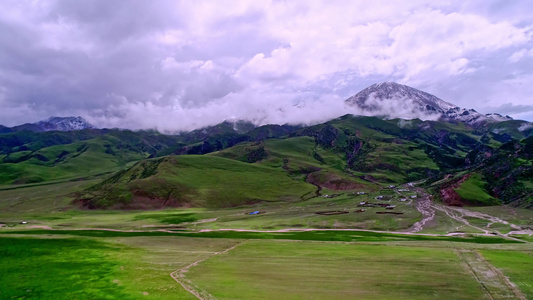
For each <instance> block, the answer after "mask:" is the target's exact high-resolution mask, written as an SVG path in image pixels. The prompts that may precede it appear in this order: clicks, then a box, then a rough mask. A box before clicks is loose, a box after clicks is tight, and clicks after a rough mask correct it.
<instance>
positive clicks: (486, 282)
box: [454, 249, 527, 300]
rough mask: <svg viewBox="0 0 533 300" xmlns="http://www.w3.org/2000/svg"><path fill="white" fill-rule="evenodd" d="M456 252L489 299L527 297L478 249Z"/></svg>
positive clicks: (524, 299) (521, 299)
mask: <svg viewBox="0 0 533 300" xmlns="http://www.w3.org/2000/svg"><path fill="white" fill-rule="evenodd" d="M454 252H455V253H456V254H457V256H458V257H459V259H460V260H461V261H462V262H464V264H465V265H466V267H467V268H468V270H469V272H470V273H471V274H472V275H473V276H474V278H475V279H476V281H477V282H479V284H480V285H481V287H482V288H483V290H484V291H485V293H486V294H487V296H488V298H489V299H491V300H499V299H520V300H526V299H527V298H526V296H525V295H524V294H523V293H522V291H520V290H519V289H518V288H517V287H516V286H515V285H514V284H513V283H512V282H511V281H510V280H509V278H507V277H506V276H505V275H504V274H503V273H502V272H501V271H500V270H499V269H497V268H495V267H494V266H493V265H491V264H490V263H489V262H488V261H487V260H486V259H485V258H484V257H483V256H482V255H481V254H480V253H479V252H478V251H476V250H464V249H455V250H454Z"/></svg>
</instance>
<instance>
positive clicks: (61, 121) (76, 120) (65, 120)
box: [36, 117, 95, 131]
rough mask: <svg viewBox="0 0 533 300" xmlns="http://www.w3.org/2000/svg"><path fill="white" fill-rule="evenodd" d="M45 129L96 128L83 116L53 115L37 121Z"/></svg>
mask: <svg viewBox="0 0 533 300" xmlns="http://www.w3.org/2000/svg"><path fill="white" fill-rule="evenodd" d="M36 125H37V126H39V127H40V128H42V129H43V131H71V130H82V129H90V128H95V127H94V126H93V125H91V124H90V123H89V122H87V121H86V120H85V119H84V118H82V117H51V118H48V119H47V120H44V121H40V122H37V123H36Z"/></svg>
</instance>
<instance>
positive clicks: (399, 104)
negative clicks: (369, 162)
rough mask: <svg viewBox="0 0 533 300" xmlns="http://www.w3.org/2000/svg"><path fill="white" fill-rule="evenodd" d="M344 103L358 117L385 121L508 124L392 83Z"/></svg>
mask: <svg viewBox="0 0 533 300" xmlns="http://www.w3.org/2000/svg"><path fill="white" fill-rule="evenodd" d="M345 103H346V104H348V105H350V106H353V107H355V108H357V109H358V110H360V113H361V114H364V115H378V116H384V117H386V118H405V119H414V118H420V119H423V120H443V121H449V122H457V121H459V122H463V123H467V124H469V125H472V126H477V125H481V124H485V123H487V122H490V123H494V122H502V121H508V120H512V118H511V117H509V116H502V115H500V114H497V113H493V114H486V115H484V114H480V113H478V112H477V111H475V110H474V109H464V108H461V107H458V106H456V105H454V104H452V103H449V102H446V101H444V100H442V99H439V98H437V97H435V96H433V95H431V94H428V93H426V92H423V91H420V90H417V89H415V88H412V87H409V86H406V85H402V84H398V83H395V82H382V83H377V84H374V85H371V86H369V87H367V88H365V89H364V90H362V91H361V92H359V93H357V94H356V95H354V96H352V97H350V98H348V99H346V101H345Z"/></svg>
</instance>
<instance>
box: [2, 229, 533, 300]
mask: <svg viewBox="0 0 533 300" xmlns="http://www.w3.org/2000/svg"><path fill="white" fill-rule="evenodd" d="M8 232H11V234H6V233H8ZM484 239H485V242H486V241H489V240H492V241H494V242H497V243H496V244H494V243H488V244H487V243H483V242H484V240H483V238H482V239H479V240H476V239H470V240H469V239H461V238H452V237H448V238H439V237H431V236H427V237H424V236H420V237H417V236H405V235H404V236H403V237H402V236H401V235H393V234H379V233H371V232H360V233H346V232H300V233H276V234H274V233H254V232H205V233H198V234H186V233H169V232H144V233H143V232H113V231H87V230H78V231H49V230H31V231H26V232H20V231H19V232H14V231H12V230H2V231H0V249H1V250H0V251H1V254H2V259H0V269H1V270H2V272H3V274H4V275H3V276H2V277H1V278H0V298H2V299H6V298H7V299H9V298H12V297H14V298H17V299H88V298H92V299H147V298H155V299H194V297H193V296H192V295H191V294H189V293H188V292H187V291H186V290H184V289H183V288H182V287H181V286H180V285H179V284H178V283H177V282H176V281H174V280H173V279H172V278H171V277H170V273H171V272H174V271H176V270H179V269H182V268H184V267H186V266H188V265H190V264H192V263H194V262H200V263H199V264H198V265H197V266H195V267H190V268H189V269H188V272H187V273H185V276H186V278H187V279H188V280H191V281H192V282H193V283H194V284H195V286H197V287H199V288H200V289H202V290H204V291H207V292H208V293H210V294H212V295H213V296H215V297H216V298H219V299H250V298H254V299H259V298H260V299H272V298H274V297H277V298H283V299H301V298H305V299H324V298H328V297H332V296H333V297H335V298H336V299H337V298H340V299H344V298H346V299H348V298H351V299H353V298H354V297H355V298H358V299H392V298H395V299H401V298H409V299H427V298H451V299H481V298H483V297H484V292H483V290H482V286H481V285H480V284H479V283H478V282H477V281H476V279H475V278H474V277H473V276H471V274H470V273H469V270H468V268H467V267H466V266H465V265H464V264H462V263H461V260H460V258H459V257H458V256H457V255H456V254H455V252H454V249H470V248H475V249H481V251H483V255H486V252H487V253H489V254H490V253H496V254H498V257H497V259H494V258H493V257H492V256H490V255H486V257H487V259H488V260H489V261H491V262H492V261H493V260H494V261H496V260H498V261H497V262H495V266H496V267H498V268H502V270H503V271H504V273H505V274H506V275H508V274H511V272H510V271H509V270H511V269H512V270H515V272H516V270H521V271H520V272H522V273H516V274H519V275H508V276H511V279H512V280H513V279H515V280H517V284H519V286H520V284H521V283H520V280H522V281H523V283H524V284H528V282H529V281H528V278H527V274H528V270H529V267H528V265H524V266H523V267H520V266H519V265H518V264H519V261H528V260H527V257H522V256H517V258H516V259H511V260H509V259H510V258H505V257H506V255H507V256H514V255H515V253H519V254H520V253H521V254H525V255H528V254H527V253H531V250H533V248H532V247H531V246H530V245H529V244H516V243H505V244H501V242H504V241H503V240H501V239H498V238H490V237H486V238H484ZM288 240H292V241H288ZM298 240H300V241H298ZM339 241H342V242H339ZM347 241H348V242H349V243H346V242H347ZM242 242H244V243H242ZM470 242H476V243H470ZM478 242H482V243H478ZM237 244H240V245H238V246H237V247H236V248H235V249H233V250H231V251H229V252H227V253H225V254H220V255H217V253H220V252H221V251H223V250H225V249H228V248H231V247H232V246H234V245H237ZM495 249H499V250H495ZM504 249H505V250H504ZM516 250H518V251H521V252H516ZM511 254H512V255H511ZM507 268H509V270H508V269H507ZM43 270H46V276H43ZM513 274H515V273H513ZM428 278H431V280H428ZM513 282H514V281H513ZM520 287H521V286H520ZM521 288H522V287H521ZM524 291H526V292H527V287H526V288H524ZM528 293H529V292H528Z"/></svg>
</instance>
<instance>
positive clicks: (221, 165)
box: [85, 155, 315, 207]
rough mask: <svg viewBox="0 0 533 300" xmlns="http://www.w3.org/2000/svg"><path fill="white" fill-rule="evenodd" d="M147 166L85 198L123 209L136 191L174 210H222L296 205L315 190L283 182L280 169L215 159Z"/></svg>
mask: <svg viewBox="0 0 533 300" xmlns="http://www.w3.org/2000/svg"><path fill="white" fill-rule="evenodd" d="M149 162H150V161H144V162H142V163H140V164H137V165H136V166H134V167H132V168H131V169H129V170H127V171H126V172H124V173H120V174H118V175H117V176H116V177H114V178H110V180H108V181H106V182H104V184H102V185H99V186H97V187H95V188H94V189H93V191H92V192H91V193H90V194H89V195H86V196H85V197H89V198H90V199H92V200H90V201H92V202H91V203H93V204H96V205H100V206H107V205H114V204H116V201H117V199H122V204H123V205H129V204H130V203H135V201H136V199H137V198H136V197H138V196H139V195H138V191H142V196H146V197H150V198H154V199H160V200H161V201H162V202H164V201H166V200H168V199H172V201H175V204H176V205H194V206H209V207H227V206H238V205H243V204H246V203H255V202H261V201H280V200H282V201H298V200H301V198H302V197H305V196H306V195H311V194H313V192H314V190H315V187H313V186H312V185H310V184H307V183H305V182H303V181H302V180H293V179H291V178H289V177H288V176H287V174H286V173H285V172H284V171H283V170H281V169H275V168H270V167H268V166H262V165H257V164H248V163H244V162H240V161H236V160H231V159H226V158H221V157H216V156H208V155H204V156H201V155H185V156H171V157H166V158H162V159H156V160H151V162H150V163H149ZM106 193H107V194H106ZM136 193H137V194H136ZM91 197H93V198H91Z"/></svg>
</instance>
